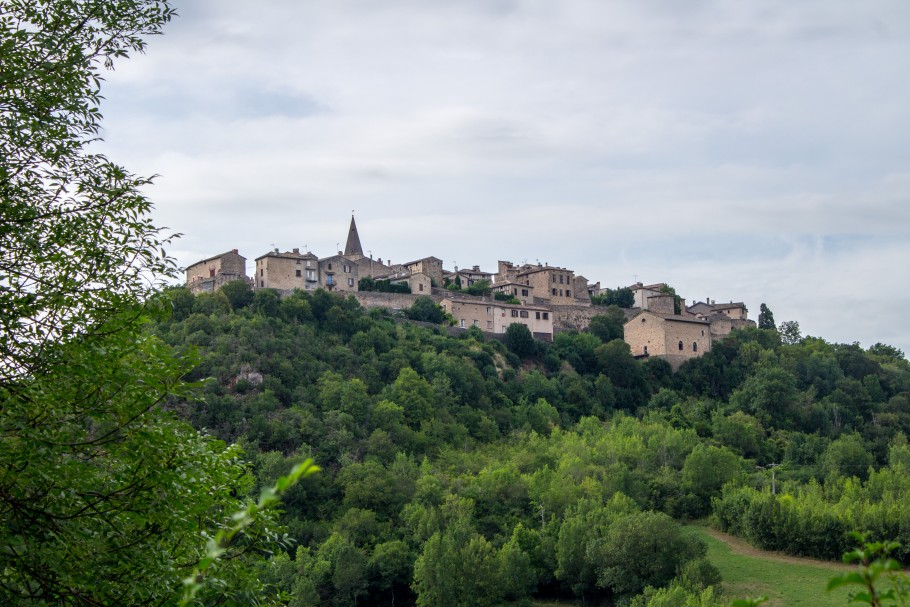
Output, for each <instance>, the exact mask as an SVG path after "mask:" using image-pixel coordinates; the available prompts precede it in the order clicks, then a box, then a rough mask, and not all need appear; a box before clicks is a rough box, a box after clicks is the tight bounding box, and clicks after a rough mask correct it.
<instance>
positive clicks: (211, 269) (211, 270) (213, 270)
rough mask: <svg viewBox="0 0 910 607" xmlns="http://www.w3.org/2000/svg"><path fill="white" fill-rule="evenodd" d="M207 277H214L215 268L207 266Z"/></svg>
mask: <svg viewBox="0 0 910 607" xmlns="http://www.w3.org/2000/svg"><path fill="white" fill-rule="evenodd" d="M209 278H215V268H209Z"/></svg>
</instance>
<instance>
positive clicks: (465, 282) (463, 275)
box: [440, 266, 493, 288]
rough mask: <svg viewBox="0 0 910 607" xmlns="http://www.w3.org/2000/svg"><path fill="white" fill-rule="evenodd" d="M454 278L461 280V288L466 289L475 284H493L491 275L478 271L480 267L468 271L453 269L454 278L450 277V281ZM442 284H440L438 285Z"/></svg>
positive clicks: (490, 273)
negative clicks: (483, 281) (482, 282)
mask: <svg viewBox="0 0 910 607" xmlns="http://www.w3.org/2000/svg"><path fill="white" fill-rule="evenodd" d="M455 276H457V277H458V278H460V279H461V287H462V288H466V287H470V286H471V285H473V284H474V283H475V282H478V281H481V280H486V281H487V282H489V283H492V282H493V273H492V272H484V271H483V270H481V269H480V266H474V267H473V268H471V269H470V270H466V269H461V270H459V269H458V268H455V272H454V276H452V277H450V280H455ZM440 284H442V283H440Z"/></svg>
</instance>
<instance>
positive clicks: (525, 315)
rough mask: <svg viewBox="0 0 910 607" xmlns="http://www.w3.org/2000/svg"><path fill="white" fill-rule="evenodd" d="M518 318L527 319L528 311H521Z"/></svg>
mask: <svg viewBox="0 0 910 607" xmlns="http://www.w3.org/2000/svg"><path fill="white" fill-rule="evenodd" d="M519 316H521V317H522V318H527V317H528V311H527V310H522V311H521V312H520V313H519Z"/></svg>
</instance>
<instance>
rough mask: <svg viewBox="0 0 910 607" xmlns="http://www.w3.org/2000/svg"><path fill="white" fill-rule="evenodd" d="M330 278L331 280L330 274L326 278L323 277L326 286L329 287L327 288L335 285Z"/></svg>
mask: <svg viewBox="0 0 910 607" xmlns="http://www.w3.org/2000/svg"><path fill="white" fill-rule="evenodd" d="M332 278H333V276H332V275H331V274H329V275H328V276H326V277H325V284H327V285H329V286H332V285H333V284H335V283H334V282H333V281H332Z"/></svg>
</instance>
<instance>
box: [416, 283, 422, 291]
mask: <svg viewBox="0 0 910 607" xmlns="http://www.w3.org/2000/svg"><path fill="white" fill-rule="evenodd" d="M417 290H418V291H423V283H420V284H419V285H417Z"/></svg>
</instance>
